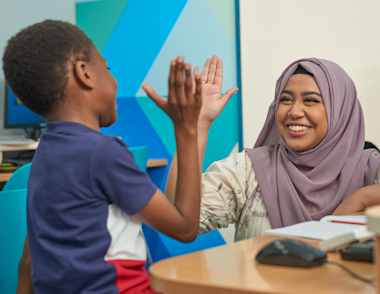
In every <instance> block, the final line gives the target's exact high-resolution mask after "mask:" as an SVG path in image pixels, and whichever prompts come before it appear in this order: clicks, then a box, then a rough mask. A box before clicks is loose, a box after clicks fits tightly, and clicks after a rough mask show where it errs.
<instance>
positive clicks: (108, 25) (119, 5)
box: [76, 0, 129, 52]
mask: <svg viewBox="0 0 380 294" xmlns="http://www.w3.org/2000/svg"><path fill="white" fill-rule="evenodd" d="M128 1H129V0H103V1H88V2H81V3H77V4H76V12H77V26H78V27H80V28H81V29H82V30H83V31H85V32H86V34H87V36H89V37H90V39H91V40H92V42H94V44H95V46H96V47H97V48H98V50H99V51H100V52H101V51H102V50H103V48H104V46H105V45H106V43H107V41H108V38H109V37H110V35H111V33H112V31H113V29H114V28H115V26H116V24H117V22H118V20H119V17H120V15H121V14H122V13H123V11H124V8H125V6H126V5H127V3H128Z"/></svg>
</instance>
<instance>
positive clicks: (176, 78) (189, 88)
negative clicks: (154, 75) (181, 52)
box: [141, 56, 202, 130]
mask: <svg viewBox="0 0 380 294" xmlns="http://www.w3.org/2000/svg"><path fill="white" fill-rule="evenodd" d="M183 72H185V76H186V79H185V80H184V77H183ZM141 87H142V88H143V89H144V90H145V92H146V93H147V94H148V96H149V97H150V98H151V99H152V100H153V101H154V102H155V103H156V104H157V105H158V107H160V108H161V109H162V110H163V111H164V112H165V113H166V114H167V115H168V116H169V117H170V118H171V119H172V121H173V123H174V126H175V128H176V129H186V130H190V129H194V128H195V130H196V129H197V124H198V116H199V111H200V108H201V105H202V96H201V94H202V88H201V81H200V76H199V74H198V73H194V75H193V78H192V77H191V66H190V63H184V58H183V56H178V57H177V59H176V60H175V59H173V60H172V61H171V63H170V74H169V93H168V99H166V98H164V97H161V96H160V95H158V94H157V93H156V92H155V91H154V90H153V88H152V87H151V86H150V85H148V84H146V83H144V84H142V85H141ZM193 87H194V88H193Z"/></svg>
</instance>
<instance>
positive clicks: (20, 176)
mask: <svg viewBox="0 0 380 294" xmlns="http://www.w3.org/2000/svg"><path fill="white" fill-rule="evenodd" d="M31 165H32V163H28V164H25V165H23V166H22V167H20V168H18V169H16V170H15V171H14V173H13V175H12V176H11V178H10V179H9V180H8V182H6V184H5V185H4V187H3V190H2V191H10V190H18V189H27V188H28V179H29V174H30V167H31Z"/></svg>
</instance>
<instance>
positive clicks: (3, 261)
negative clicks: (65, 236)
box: [0, 189, 27, 294]
mask: <svg viewBox="0 0 380 294" xmlns="http://www.w3.org/2000/svg"><path fill="white" fill-rule="evenodd" d="M26 194H27V189H20V190H11V191H5V192H0V293H2V294H14V293H16V289H17V281H18V265H19V262H20V258H21V256H22V252H23V248H24V242H25V237H26V230H27V229H26Z"/></svg>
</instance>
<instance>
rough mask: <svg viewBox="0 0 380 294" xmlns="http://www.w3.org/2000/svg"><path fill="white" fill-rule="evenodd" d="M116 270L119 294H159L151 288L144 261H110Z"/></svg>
mask: <svg viewBox="0 0 380 294" xmlns="http://www.w3.org/2000/svg"><path fill="white" fill-rule="evenodd" d="M107 263H109V264H113V265H114V267H115V269H116V287H117V288H118V290H119V294H140V293H142V294H158V292H156V291H154V290H152V289H151V288H150V278H149V275H148V271H147V270H146V269H145V265H146V261H143V260H121V259H119V260H108V261H107Z"/></svg>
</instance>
